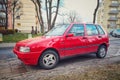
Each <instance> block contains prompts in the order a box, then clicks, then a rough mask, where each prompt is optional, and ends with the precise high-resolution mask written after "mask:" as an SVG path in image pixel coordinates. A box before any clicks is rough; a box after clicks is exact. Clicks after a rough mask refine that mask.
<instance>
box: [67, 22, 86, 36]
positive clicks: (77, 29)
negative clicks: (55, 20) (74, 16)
mask: <svg viewBox="0 0 120 80" xmlns="http://www.w3.org/2000/svg"><path fill="white" fill-rule="evenodd" d="M69 33H73V34H74V35H75V36H84V25H82V24H74V25H73V26H72V28H71V29H70V31H69Z"/></svg>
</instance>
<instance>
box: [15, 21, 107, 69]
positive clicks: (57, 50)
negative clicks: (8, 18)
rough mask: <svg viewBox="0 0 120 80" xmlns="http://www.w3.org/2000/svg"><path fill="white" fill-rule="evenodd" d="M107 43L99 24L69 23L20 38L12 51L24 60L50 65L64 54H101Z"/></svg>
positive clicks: (104, 51) (102, 55)
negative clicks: (40, 33)
mask: <svg viewBox="0 0 120 80" xmlns="http://www.w3.org/2000/svg"><path fill="white" fill-rule="evenodd" d="M108 46H109V38H108V34H107V33H106V32H105V31H104V30H103V29H102V27H101V26H100V25H95V24H81V23H71V24H65V25H59V26H56V27H54V28H53V29H52V30H50V31H49V32H48V33H46V34H45V35H44V36H40V37H36V38H32V39H27V40H23V41H20V42H18V43H16V46H15V47H14V49H13V51H14V53H15V54H16V55H17V56H18V58H19V59H20V60H21V61H23V62H24V63H25V64H28V65H39V66H41V67H42V68H44V69H51V68H54V67H55V66H56V65H57V63H58V62H59V60H60V59H62V58H64V57H68V56H73V55H81V54H88V53H96V56H97V57H98V58H104V57H105V56H106V53H107V49H108Z"/></svg>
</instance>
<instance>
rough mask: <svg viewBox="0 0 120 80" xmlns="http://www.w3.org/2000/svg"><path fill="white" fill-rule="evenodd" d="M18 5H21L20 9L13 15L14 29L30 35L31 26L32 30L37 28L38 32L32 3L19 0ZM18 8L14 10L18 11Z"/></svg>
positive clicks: (26, 0)
mask: <svg viewBox="0 0 120 80" xmlns="http://www.w3.org/2000/svg"><path fill="white" fill-rule="evenodd" d="M19 4H21V7H20V9H19V11H18V12H17V13H16V14H15V29H18V30H19V31H21V32H25V33H30V32H31V30H32V26H33V28H34V30H35V29H36V28H37V30H38V31H40V28H39V27H40V26H39V25H38V23H37V19H36V18H37V17H36V11H35V5H34V4H33V2H32V1H31V0H20V3H19ZM18 8H19V7H18ZM18 8H16V9H17V10H18Z"/></svg>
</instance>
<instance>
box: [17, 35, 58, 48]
mask: <svg viewBox="0 0 120 80" xmlns="http://www.w3.org/2000/svg"><path fill="white" fill-rule="evenodd" d="M59 38H60V36H42V37H36V38H31V39H26V40H22V41H19V42H18V43H17V45H22V46H32V45H33V44H38V43H41V44H42V43H46V42H49V41H56V40H59Z"/></svg>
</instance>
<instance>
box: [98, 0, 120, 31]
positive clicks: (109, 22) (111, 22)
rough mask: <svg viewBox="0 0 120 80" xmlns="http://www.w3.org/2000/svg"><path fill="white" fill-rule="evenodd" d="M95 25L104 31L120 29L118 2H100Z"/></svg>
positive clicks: (107, 0) (104, 0) (116, 0)
mask: <svg viewBox="0 0 120 80" xmlns="http://www.w3.org/2000/svg"><path fill="white" fill-rule="evenodd" d="M97 23H98V24H100V25H102V26H103V27H104V28H105V29H106V30H109V29H115V28H120V0H102V1H101V2H100V6H99V9H98V13H97Z"/></svg>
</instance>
